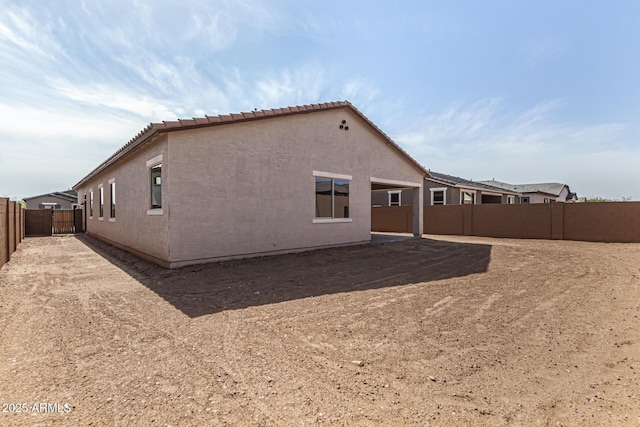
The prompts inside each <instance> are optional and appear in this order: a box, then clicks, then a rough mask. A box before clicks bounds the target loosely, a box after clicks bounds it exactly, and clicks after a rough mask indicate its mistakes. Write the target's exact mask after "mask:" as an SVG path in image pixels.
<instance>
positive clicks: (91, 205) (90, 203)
mask: <svg viewBox="0 0 640 427" xmlns="http://www.w3.org/2000/svg"><path fill="white" fill-rule="evenodd" d="M89 216H90V217H91V218H93V190H91V191H90V192H89Z"/></svg>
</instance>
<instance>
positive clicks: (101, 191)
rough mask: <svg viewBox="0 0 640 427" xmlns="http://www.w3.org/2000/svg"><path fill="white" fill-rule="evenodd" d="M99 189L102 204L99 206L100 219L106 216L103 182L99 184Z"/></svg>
mask: <svg viewBox="0 0 640 427" xmlns="http://www.w3.org/2000/svg"><path fill="white" fill-rule="evenodd" d="M98 191H99V194H100V196H99V197H100V199H99V201H100V205H99V207H98V208H99V213H100V215H98V219H102V218H104V188H103V187H102V184H100V185H98Z"/></svg>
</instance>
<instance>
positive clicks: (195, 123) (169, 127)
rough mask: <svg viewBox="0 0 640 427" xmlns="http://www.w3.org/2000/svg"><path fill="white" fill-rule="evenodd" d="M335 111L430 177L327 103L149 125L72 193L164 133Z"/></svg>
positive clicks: (334, 104) (370, 124)
mask: <svg viewBox="0 0 640 427" xmlns="http://www.w3.org/2000/svg"><path fill="white" fill-rule="evenodd" d="M335 109H347V110H349V111H351V112H353V113H354V114H355V115H356V116H357V117H358V118H360V119H361V120H362V122H363V123H364V124H365V125H366V126H368V127H369V128H371V129H372V130H373V131H374V132H375V133H377V134H378V135H379V136H380V137H382V139H383V140H385V142H386V143H387V144H388V145H389V146H391V147H392V148H393V149H394V150H395V151H397V152H398V154H400V155H401V156H402V157H403V158H404V159H405V160H407V162H408V163H409V164H410V165H411V166H413V167H414V168H416V169H417V170H419V171H420V172H421V173H422V174H423V175H424V176H425V177H430V176H431V174H430V173H429V171H427V170H426V169H425V168H424V167H423V166H422V165H420V164H419V163H418V162H417V161H416V160H415V159H414V158H413V157H411V156H410V155H409V154H408V153H407V152H406V151H404V150H403V149H402V148H401V147H400V146H399V145H398V144H397V143H396V142H394V141H393V140H392V139H391V138H390V137H389V136H388V135H387V134H386V133H384V132H383V131H382V130H381V129H380V128H379V127H378V126H376V125H375V124H374V123H373V122H372V121H371V120H369V119H368V118H367V117H366V116H365V115H364V114H363V113H362V112H360V110H358V109H357V108H356V107H354V106H353V105H352V104H351V103H350V102H348V101H337V102H327V103H323V104H309V105H301V106H296V107H286V108H275V109H270V110H256V111H250V112H243V113H236V114H226V115H218V116H205V117H198V118H192V119H188V120H181V119H179V120H177V121H163V122H162V123H150V124H149V125H148V126H147V127H146V128H144V129H143V130H142V131H140V132H139V133H138V134H137V135H136V136H135V137H133V138H132V139H131V140H130V141H129V142H127V143H126V144H125V145H123V146H122V147H121V148H120V149H119V150H118V151H116V152H115V153H114V154H113V155H111V156H110V157H109V158H108V159H107V160H105V161H104V162H102V163H101V164H100V165H98V167H96V168H95V169H94V170H93V171H91V172H90V173H89V174H88V175H87V176H85V177H84V178H82V179H81V180H80V181H78V183H77V184H75V185H74V186H73V189H74V190H77V189H78V188H79V187H80V186H81V185H83V184H84V183H86V182H87V181H89V180H90V179H92V178H93V177H95V176H96V175H98V174H99V173H100V172H102V171H104V170H105V169H107V168H108V167H110V166H111V165H113V164H115V163H117V162H118V161H119V160H120V159H122V158H123V157H126V156H127V155H128V154H129V153H131V152H132V151H134V150H136V149H137V148H139V147H141V146H142V145H144V144H148V143H150V142H152V141H154V140H156V139H157V137H158V136H159V135H161V134H163V133H168V132H175V131H182V130H188V129H197V128H204V127H212V126H222V125H229V124H236V123H243V122H250V121H256V120H264V119H270V118H275V117H285V116H291V115H297V114H309V113H313V112H318V111H329V110H335Z"/></svg>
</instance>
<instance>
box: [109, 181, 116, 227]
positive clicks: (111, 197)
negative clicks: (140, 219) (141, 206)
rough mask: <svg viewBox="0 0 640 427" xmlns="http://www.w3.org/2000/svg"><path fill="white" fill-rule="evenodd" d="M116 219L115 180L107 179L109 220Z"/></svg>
mask: <svg viewBox="0 0 640 427" xmlns="http://www.w3.org/2000/svg"><path fill="white" fill-rule="evenodd" d="M115 219H116V181H115V179H113V178H112V179H110V180H109V220H110V221H111V220H115Z"/></svg>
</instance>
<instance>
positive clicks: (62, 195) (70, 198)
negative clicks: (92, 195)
mask: <svg viewBox="0 0 640 427" xmlns="http://www.w3.org/2000/svg"><path fill="white" fill-rule="evenodd" d="M37 197H56V198H58V199H62V200H65V201H67V202H71V203H76V202H77V200H78V193H76V192H75V191H74V190H65V191H55V192H53V193H44V194H39V195H37V196H31V197H25V198H24V199H23V200H24V201H25V202H26V201H27V200H31V199H35V198H37Z"/></svg>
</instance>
